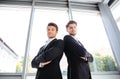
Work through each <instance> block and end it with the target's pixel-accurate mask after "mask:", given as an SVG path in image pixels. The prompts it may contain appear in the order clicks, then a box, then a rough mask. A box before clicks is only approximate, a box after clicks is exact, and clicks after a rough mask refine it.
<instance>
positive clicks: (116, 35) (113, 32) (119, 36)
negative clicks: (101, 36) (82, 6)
mask: <svg viewBox="0 0 120 79" xmlns="http://www.w3.org/2000/svg"><path fill="white" fill-rule="evenodd" d="M107 2H108V1H107V0H106V2H103V3H99V4H98V6H99V9H100V13H101V17H102V20H103V24H104V27H105V30H106V33H107V36H108V39H109V42H110V45H111V48H112V51H113V54H114V56H115V59H116V61H117V64H118V67H119V70H120V57H119V56H120V32H119V29H118V27H117V24H116V22H115V20H114V18H113V16H112V13H111V11H110V8H109V6H108V3H107Z"/></svg>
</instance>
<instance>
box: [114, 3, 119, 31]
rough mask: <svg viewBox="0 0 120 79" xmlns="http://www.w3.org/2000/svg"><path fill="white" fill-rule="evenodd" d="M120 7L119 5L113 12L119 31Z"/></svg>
mask: <svg viewBox="0 0 120 79" xmlns="http://www.w3.org/2000/svg"><path fill="white" fill-rule="evenodd" d="M119 10H120V5H117V6H116V7H115V8H114V9H113V10H112V14H113V17H114V19H115V21H116V23H117V26H118V29H119V30H120V11H119Z"/></svg>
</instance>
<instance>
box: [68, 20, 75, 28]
mask: <svg viewBox="0 0 120 79" xmlns="http://www.w3.org/2000/svg"><path fill="white" fill-rule="evenodd" d="M70 24H76V25H77V22H76V21H74V20H70V21H69V22H68V23H67V25H66V28H68V27H69V25H70Z"/></svg>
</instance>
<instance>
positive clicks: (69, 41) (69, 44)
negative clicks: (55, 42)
mask: <svg viewBox="0 0 120 79" xmlns="http://www.w3.org/2000/svg"><path fill="white" fill-rule="evenodd" d="M64 44H65V51H66V50H69V51H71V52H72V53H74V54H75V55H76V56H85V51H86V49H85V48H84V47H82V46H80V45H79V44H78V43H77V42H76V41H75V40H74V38H72V37H71V36H69V35H66V36H65V37H64Z"/></svg>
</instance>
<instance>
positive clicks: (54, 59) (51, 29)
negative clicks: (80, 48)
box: [31, 23, 64, 79]
mask: <svg viewBox="0 0 120 79" xmlns="http://www.w3.org/2000/svg"><path fill="white" fill-rule="evenodd" d="M57 32H58V27H57V25H56V24H55V23H49V24H48V26H47V36H48V38H49V39H48V41H47V43H46V45H44V46H42V47H41V48H40V50H39V52H38V54H37V55H36V56H35V57H34V58H33V60H32V62H31V64H32V67H33V68H37V74H36V79H62V74H61V70H60V66H59V62H60V60H61V58H62V56H63V50H64V42H63V40H60V39H56V38H55V37H56V35H57Z"/></svg>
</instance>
